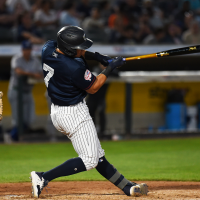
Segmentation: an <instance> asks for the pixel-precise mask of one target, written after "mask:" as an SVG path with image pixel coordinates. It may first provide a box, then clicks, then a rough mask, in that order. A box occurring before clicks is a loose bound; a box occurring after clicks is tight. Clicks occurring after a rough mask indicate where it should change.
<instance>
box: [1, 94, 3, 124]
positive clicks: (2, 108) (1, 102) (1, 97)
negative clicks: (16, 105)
mask: <svg viewBox="0 0 200 200" xmlns="http://www.w3.org/2000/svg"><path fill="white" fill-rule="evenodd" d="M2 97H3V92H0V121H1V120H2V118H3V116H2V114H3V101H2Z"/></svg>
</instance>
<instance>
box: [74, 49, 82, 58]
mask: <svg viewBox="0 0 200 200" xmlns="http://www.w3.org/2000/svg"><path fill="white" fill-rule="evenodd" d="M76 52H77V53H76V55H75V56H74V57H75V58H80V57H81V56H82V55H83V52H84V50H81V49H77V50H76Z"/></svg>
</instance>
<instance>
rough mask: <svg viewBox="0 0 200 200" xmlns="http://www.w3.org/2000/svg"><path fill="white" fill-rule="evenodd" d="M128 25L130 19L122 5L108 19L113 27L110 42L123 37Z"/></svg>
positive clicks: (109, 24) (111, 27) (115, 41)
mask: <svg viewBox="0 0 200 200" xmlns="http://www.w3.org/2000/svg"><path fill="white" fill-rule="evenodd" d="M128 25H129V20H128V18H127V17H126V15H125V11H124V8H123V7H120V8H119V10H118V9H117V10H116V11H115V13H113V14H112V15H110V17H109V19H108V26H109V27H110V29H111V33H110V39H109V42H110V43H117V42H118V40H119V38H121V37H122V35H123V33H124V29H125V27H127V26H128Z"/></svg>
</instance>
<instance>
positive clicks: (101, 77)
mask: <svg viewBox="0 0 200 200" xmlns="http://www.w3.org/2000/svg"><path fill="white" fill-rule="evenodd" d="M106 79H107V77H106V76H105V75H104V74H99V75H98V76H97V77H96V80H95V82H94V84H93V85H92V87H91V88H90V89H88V90H86V91H87V93H89V94H95V93H96V92H97V91H98V90H99V89H100V88H101V87H102V86H103V84H104V83H105V82H106Z"/></svg>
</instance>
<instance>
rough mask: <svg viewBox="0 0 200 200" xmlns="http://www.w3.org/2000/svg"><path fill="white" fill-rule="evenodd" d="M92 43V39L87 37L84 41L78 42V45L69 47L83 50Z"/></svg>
mask: <svg viewBox="0 0 200 200" xmlns="http://www.w3.org/2000/svg"><path fill="white" fill-rule="evenodd" d="M92 44H93V41H92V40H90V39H88V38H86V39H85V42H83V43H82V44H80V45H78V46H75V47H71V48H72V49H83V50H85V49H88V48H90V47H91V46H92Z"/></svg>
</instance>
